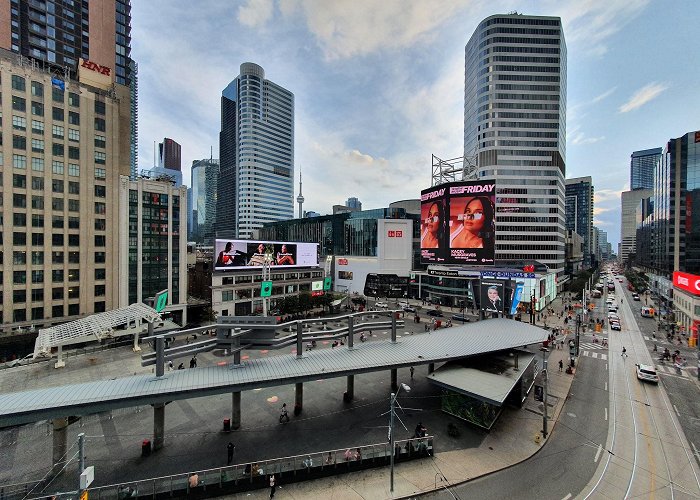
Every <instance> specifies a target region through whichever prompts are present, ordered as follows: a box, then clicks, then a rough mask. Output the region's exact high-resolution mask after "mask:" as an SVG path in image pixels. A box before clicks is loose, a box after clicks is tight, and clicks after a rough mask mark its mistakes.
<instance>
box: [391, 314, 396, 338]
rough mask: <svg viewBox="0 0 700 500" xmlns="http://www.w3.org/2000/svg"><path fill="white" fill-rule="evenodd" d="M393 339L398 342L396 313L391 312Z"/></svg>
mask: <svg viewBox="0 0 700 500" xmlns="http://www.w3.org/2000/svg"><path fill="white" fill-rule="evenodd" d="M391 341H392V342H393V343H396V314H395V313H393V312H392V313H391Z"/></svg>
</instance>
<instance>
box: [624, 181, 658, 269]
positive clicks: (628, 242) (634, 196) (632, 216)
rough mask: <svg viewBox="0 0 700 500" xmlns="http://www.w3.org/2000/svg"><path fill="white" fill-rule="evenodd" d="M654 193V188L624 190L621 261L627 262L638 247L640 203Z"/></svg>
mask: <svg viewBox="0 0 700 500" xmlns="http://www.w3.org/2000/svg"><path fill="white" fill-rule="evenodd" d="M653 194H654V191H653V190H652V189H634V190H632V191H623V192H622V195H621V197H620V205H621V209H622V211H621V213H622V224H621V225H620V255H619V257H620V261H621V262H622V263H626V262H627V261H628V260H629V258H630V255H631V254H634V253H635V252H636V247H637V225H638V224H639V223H640V222H641V220H637V217H638V213H640V203H642V201H643V200H646V199H648V198H651V196H652V195H653Z"/></svg>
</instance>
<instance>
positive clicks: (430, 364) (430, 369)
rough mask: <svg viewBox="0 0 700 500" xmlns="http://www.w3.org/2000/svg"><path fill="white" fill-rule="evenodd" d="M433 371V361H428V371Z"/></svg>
mask: <svg viewBox="0 0 700 500" xmlns="http://www.w3.org/2000/svg"><path fill="white" fill-rule="evenodd" d="M434 371H435V363H428V373H433V372H434Z"/></svg>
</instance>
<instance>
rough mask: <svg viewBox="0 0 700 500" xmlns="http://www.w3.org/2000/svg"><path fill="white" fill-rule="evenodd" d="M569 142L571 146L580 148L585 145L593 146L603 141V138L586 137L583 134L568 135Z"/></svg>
mask: <svg viewBox="0 0 700 500" xmlns="http://www.w3.org/2000/svg"><path fill="white" fill-rule="evenodd" d="M569 138H570V139H569V142H571V144H574V145H576V146H581V145H585V144H595V143H596V142H600V141H604V140H605V136H604V135H603V136H600V137H586V135H585V134H584V133H583V132H578V133H575V134H569Z"/></svg>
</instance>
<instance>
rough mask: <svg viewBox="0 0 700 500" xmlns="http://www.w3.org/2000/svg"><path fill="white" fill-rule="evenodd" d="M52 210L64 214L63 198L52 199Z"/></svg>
mask: <svg viewBox="0 0 700 500" xmlns="http://www.w3.org/2000/svg"><path fill="white" fill-rule="evenodd" d="M51 208H52V209H54V210H57V211H61V212H62V211H63V209H64V203H63V198H52V199H51Z"/></svg>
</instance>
